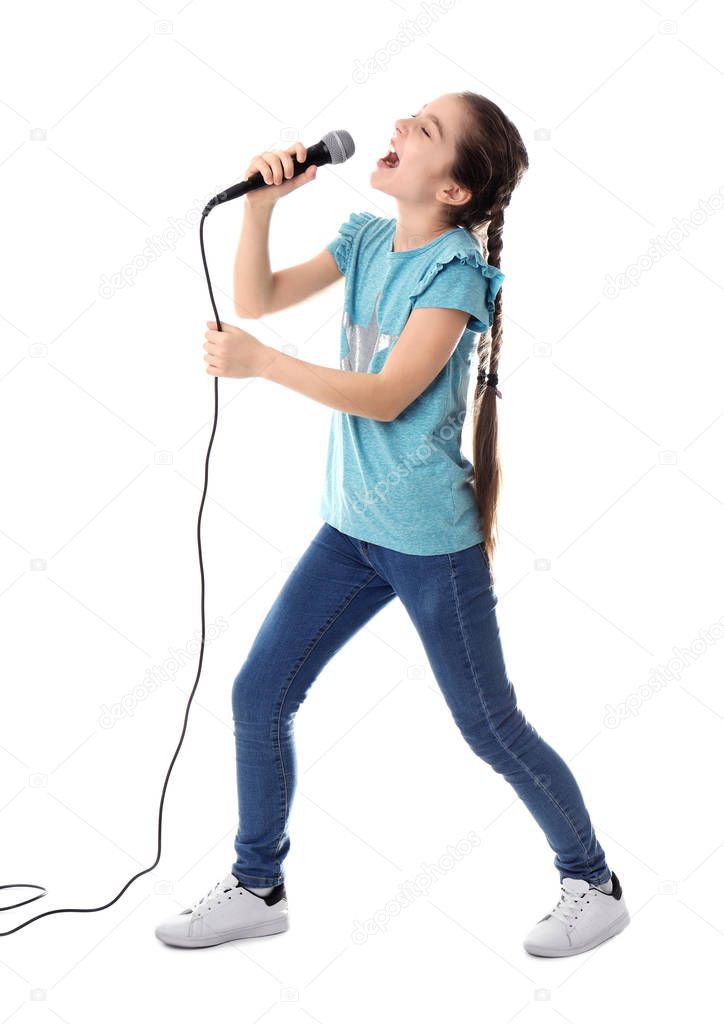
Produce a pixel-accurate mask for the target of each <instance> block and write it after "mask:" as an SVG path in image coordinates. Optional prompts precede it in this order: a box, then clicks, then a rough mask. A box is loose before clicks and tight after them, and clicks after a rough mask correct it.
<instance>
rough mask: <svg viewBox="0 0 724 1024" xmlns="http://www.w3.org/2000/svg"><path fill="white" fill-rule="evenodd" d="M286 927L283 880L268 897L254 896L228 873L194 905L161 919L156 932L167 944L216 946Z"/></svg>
mask: <svg viewBox="0 0 724 1024" xmlns="http://www.w3.org/2000/svg"><path fill="white" fill-rule="evenodd" d="M260 888H261V886H260ZM288 927H289V917H288V910H287V894H286V891H285V889H284V882H280V883H279V885H277V886H275V887H274V888H273V889H272V891H271V892H270V893H269V894H268V895H267V896H257V894H256V893H254V892H251V891H250V890H249V889H247V888H246V886H244V885H243V884H242V883H241V882H240V881H239V879H238V878H237V877H236V875H234V874H229V875H227V876H226V878H225V879H224V880H223V881H222V882H217V884H216V885H215V886H214V888H213V889H210V890H209V892H208V893H207V894H206V896H203V897H202V898H201V899H200V900H198V901H197V902H196V903H195V904H194V905H193V907H189V908H187V909H186V910H184V911H182V912H181V913H180V914H176V915H175V916H174V917H168V918H166V920H165V921H162V922H161V923H160V924H159V925H158V927H157V928H156V932H155V935H156V938H157V939H160V940H161V941H162V942H165V943H166V944H167V945H169V946H192V947H196V946H216V945H218V944H219V943H221V942H233V941H234V940H235V939H250V938H255V937H256V936H257V935H275V934H276V933H277V932H284V931H286V930H287V928H288Z"/></svg>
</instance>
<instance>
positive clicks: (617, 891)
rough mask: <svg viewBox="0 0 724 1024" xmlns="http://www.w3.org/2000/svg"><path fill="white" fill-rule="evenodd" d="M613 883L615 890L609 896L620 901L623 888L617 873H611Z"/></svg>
mask: <svg viewBox="0 0 724 1024" xmlns="http://www.w3.org/2000/svg"><path fill="white" fill-rule="evenodd" d="M611 881H612V882H613V889H612V890H611V892H610V893H608V895H609V896H613V898H614V899H615V900H620V899H621V894H622V893H623V889H622V888H621V883H620V882H619V880H618V875H617V874H616V872H615V871H612V872H611Z"/></svg>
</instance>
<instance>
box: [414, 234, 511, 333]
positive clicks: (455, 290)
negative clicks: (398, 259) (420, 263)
mask: <svg viewBox="0 0 724 1024" xmlns="http://www.w3.org/2000/svg"><path fill="white" fill-rule="evenodd" d="M504 278H505V274H504V273H503V272H502V270H498V268H497V267H492V266H490V264H488V263H486V262H485V260H484V259H483V257H482V255H481V254H480V253H479V252H478V251H477V250H475V249H460V250H458V251H450V252H443V253H441V254H440V255H439V256H438V258H437V261H436V262H434V263H432V264H431V265H430V266H429V267H428V268H427V269H426V271H425V273H424V274H423V275H422V277H421V278H420V280H419V281H418V283H417V285H416V286H415V289H414V291H413V292H412V294H411V296H410V297H411V300H412V308H413V309H417V308H423V307H425V308H427V307H430V306H437V307H443V308H444V309H462V310H464V311H465V312H466V313H470V319H469V320H468V330H470V331H475V332H477V333H480V334H483V333H485V331H487V330H488V329H489V328H490V327H492V324H493V317H494V315H495V297H496V295H497V294H498V291H499V290H500V286H501V285H502V283H503V279H504Z"/></svg>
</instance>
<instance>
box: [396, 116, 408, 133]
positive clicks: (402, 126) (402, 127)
mask: <svg viewBox="0 0 724 1024" xmlns="http://www.w3.org/2000/svg"><path fill="white" fill-rule="evenodd" d="M395 131H396V132H398V133H399V134H400V135H404V134H405V132H406V131H407V118H404V117H401V118H400V119H399V120H398V121H395Z"/></svg>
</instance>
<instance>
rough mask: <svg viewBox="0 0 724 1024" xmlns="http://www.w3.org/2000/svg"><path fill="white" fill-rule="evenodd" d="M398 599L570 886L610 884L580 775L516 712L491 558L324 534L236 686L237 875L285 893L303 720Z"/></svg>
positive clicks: (264, 628)
mask: <svg viewBox="0 0 724 1024" xmlns="http://www.w3.org/2000/svg"><path fill="white" fill-rule="evenodd" d="M395 596H397V597H399V598H400V600H401V601H402V603H403V605H404V606H405V609H406V611H407V612H408V614H409V616H410V618H411V620H412V622H413V624H414V626H415V628H416V630H417V632H418V633H419V636H420V638H421V641H422V643H423V645H424V648H425V653H426V655H427V658H428V661H429V663H430V667H431V668H432V671H433V673H434V675H435V678H436V680H437V683H438V685H439V687H440V689H441V691H442V694H443V696H444V698H445V701H446V702H447V705H448V707H449V709H450V712H451V714H452V716H453V719H454V721H455V723H456V724H457V726H458V728H459V729H460V731H461V733H462V734H463V737H464V738H465V740H466V742H467V743H468V744H469V745H470V747H471V748H472V750H473V751H474V752H475V753H476V754H477V755H478V756H479V757H481V758H482V759H483V760H484V761H486V762H487V763H488V764H489V765H490V766H491V768H493V770H494V771H496V772H498V773H499V774H500V775H502V776H503V778H504V779H505V780H506V781H507V782H509V783H510V784H511V786H512V787H513V789H514V790H515V791H516V793H517V794H518V796H519V797H520V798H521V800H522V801H523V802H524V803H525V805H526V806H527V808H528V809H529V811H530V812H531V814H532V815H533V817H534V818H535V820H536V821H537V822H538V824H539V825H540V827H541V828H542V829H543V832H544V834H545V837H546V839H547V841H548V844H549V846H550V847H551V849H552V850H554V851H555V858H554V865H555V867H556V868H557V869H558V872H559V875H560V878H561V879H563V878H564V877H570V878H585V879H588V880H589V881H590V882H592V883H594V884H601V883H603V882H606V881H607V880H608V879H609V878H610V877H611V871H610V870H609V867H608V865H607V864H606V858H605V855H604V851H603V849H602V848H601V846H600V845H599V843H598V840H597V839H596V835H595V833H594V830H593V826H592V824H591V820H590V818H589V816H588V812H587V811H586V807H585V805H584V803H583V797H582V795H581V791H580V789H579V788H578V784H577V783H576V780H575V778H574V777H573V774H572V773H571V770H570V769H569V768H568V766H567V765H566V764H565V762H564V761H563V760H562V758H561V757H560V756H559V755H558V754H557V753H556V752H555V751H554V750H553V748H552V747H550V746H549V745H548V743H546V741H545V740H544V739H542V738H541V736H539V734H538V733H537V732H536V730H535V729H534V728H533V726H532V725H531V724H530V723H529V722H528V721H527V719H526V718H525V716H524V714H523V712H522V711H521V710H520V709H519V708H518V706H517V702H516V694H515V689H514V687H513V684H512V683H511V682H510V680H509V679H508V676H507V674H506V669H505V663H504V660H503V652H502V648H501V643H500V636H499V633H498V625H497V619H496V613H495V606H496V604H497V602H498V598H497V595H496V594H495V591H494V588H493V585H492V583H491V576H490V565H489V563H488V559H487V555H486V553H485V548H484V545H483V544H482V543H481V544H474V545H473V546H472V547H469V548H463V549H462V550H461V551H455V552H453V553H451V554H444V555H407V554H403V553H401V552H399V551H394V550H392V549H391V548H386V547H382V546H380V545H378V544H371V543H367V542H366V541H361V540H357V539H356V538H353V537H350V536H348V535H347V534H345V533H341V532H340V531H339V530H337V529H335V528H334V527H333V526H330V525H329V524H328V523H326V522H325V523H323V525H322V527H321V529H320V530H319V532H318V533H317V534H316V536H315V537H314V538H313V539H312V541H311V543H310V545H309V547H308V548H307V549H306V551H305V552H304V553H303V555H302V556H301V558H300V559H299V560H298V562H297V563H296V565H295V566H294V568H293V570H292V572H291V573H290V575H289V577H288V578H287V580H286V582H285V583H284V585H283V586H282V588H281V590H280V591H279V594H278V596H277V598H276V600H275V601H274V604H273V605H272V607H271V609H270V610H269V612H268V614H267V615H266V617H265V619H264V621H263V623H262V625H261V628H260V629H259V632H258V634H257V636H256V638H255V639H254V642H253V644H252V646H251V648H250V650H249V653H248V655H247V658H246V660H245V661H244V663H243V665H242V667H241V669H240V670H239V673H238V675H237V676H236V679H235V680H234V685H233V690H232V710H233V717H234V737H235V744H236V767H237V787H238V797H239V828H238V831H237V834H236V839H235V841H234V846H235V849H236V861H235V863H234V865H233V867H232V871H233V873H234V874H235V875H236V876H237V877H238V878H239V879H241V881H242V882H243V883H244V884H245V885H250V886H255V885H257V886H269V885H276V884H277V883H279V882H281V881H283V878H284V876H283V872H282V864H283V861H284V859H285V857H286V856H287V854H288V852H289V846H290V837H289V830H288V820H289V812H290V808H291V804H292V800H293V797H294V792H295V787H296V755H295V751H294V736H293V726H294V717H295V715H296V712H297V710H298V709H299V706H300V705H301V703H302V701H303V700H304V697H305V696H306V694H307V691H308V690H309V687H310V686H311V685H312V683H313V682H314V680H315V679H316V677H317V676H318V675H319V673H320V672H321V670H322V669H323V668H324V666H325V665H326V664H327V663H328V662H329V660H330V659H331V658H332V656H333V655H334V654H336V652H337V651H339V650H340V648H341V647H343V645H344V644H346V643H347V641H348V640H349V639H350V638H351V637H352V636H353V635H354V634H355V633H356V632H357V631H358V630H359V629H361V627H362V626H364V625H365V624H366V623H367V622H369V621H370V619H371V618H372V617H373V616H374V615H375V614H376V613H377V612H378V611H380V609H381V608H383V607H384V606H385V605H386V604H388V603H389V602H390V601H391V600H392V599H393V597H395Z"/></svg>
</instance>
